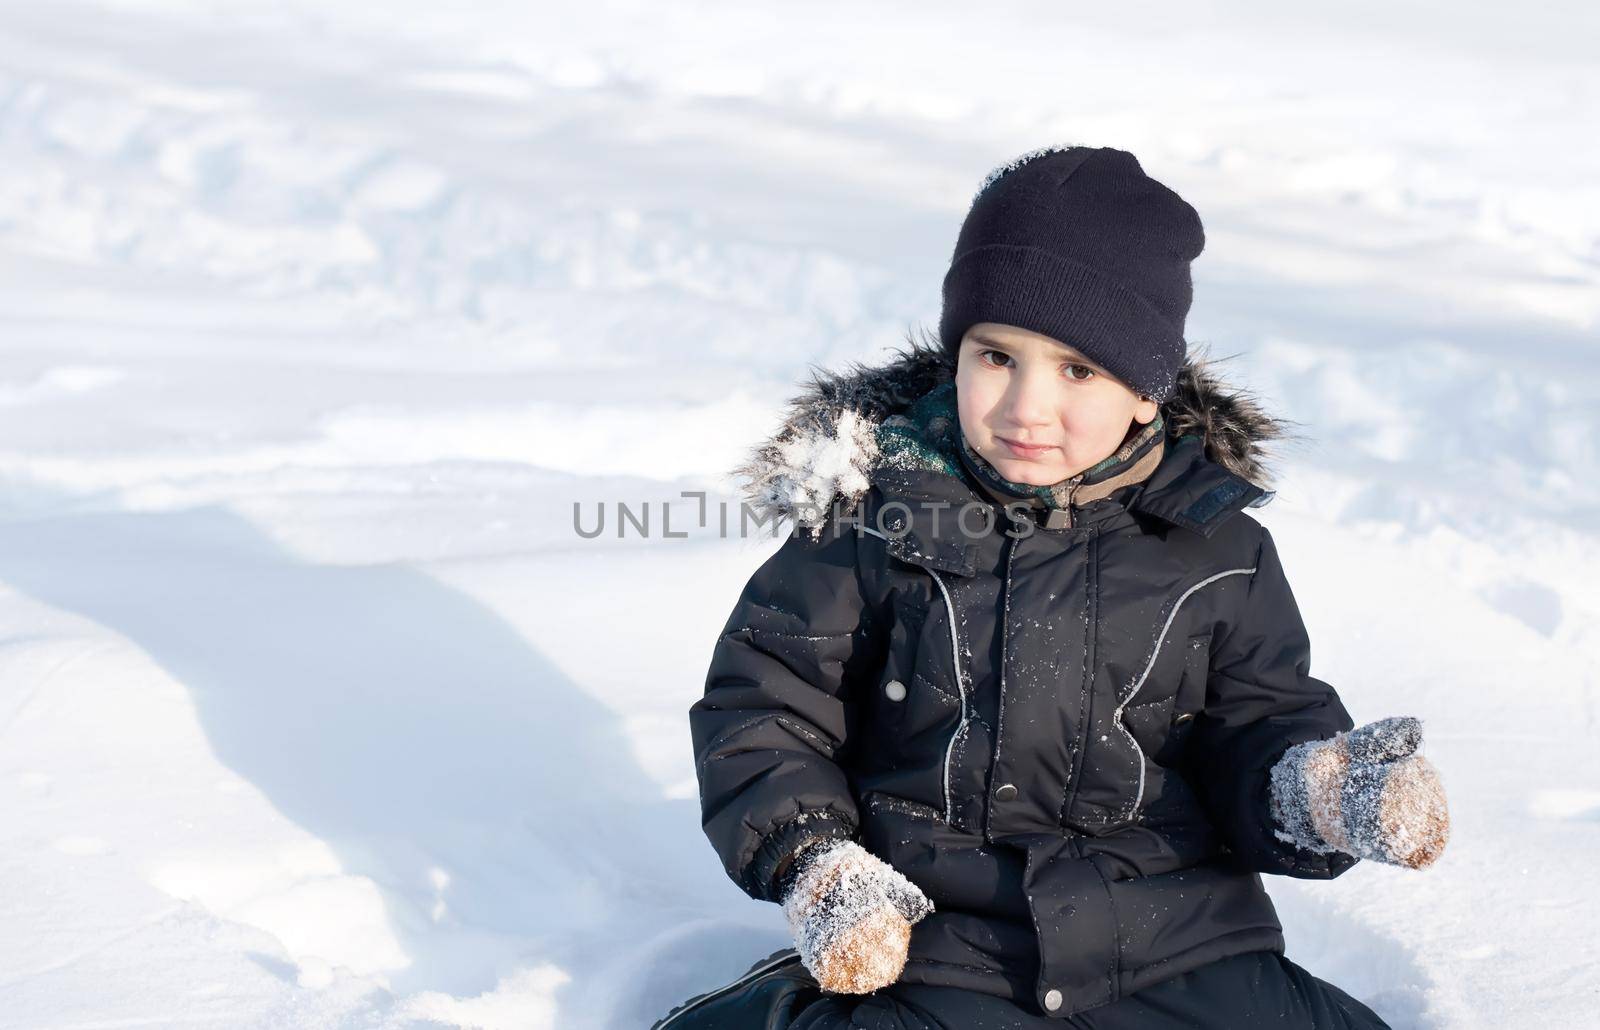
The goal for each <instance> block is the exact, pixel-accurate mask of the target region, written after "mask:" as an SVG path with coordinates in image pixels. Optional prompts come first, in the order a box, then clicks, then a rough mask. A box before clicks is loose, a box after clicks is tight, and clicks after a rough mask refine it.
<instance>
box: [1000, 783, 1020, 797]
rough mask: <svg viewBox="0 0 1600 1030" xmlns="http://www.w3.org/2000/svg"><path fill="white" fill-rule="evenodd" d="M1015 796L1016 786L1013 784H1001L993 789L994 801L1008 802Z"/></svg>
mask: <svg viewBox="0 0 1600 1030" xmlns="http://www.w3.org/2000/svg"><path fill="white" fill-rule="evenodd" d="M1016 796H1017V785H1016V784H1014V783H1002V784H1000V786H998V787H996V788H995V789H994V799H995V800H996V801H1010V800H1011V799H1012V798H1015V797H1016Z"/></svg>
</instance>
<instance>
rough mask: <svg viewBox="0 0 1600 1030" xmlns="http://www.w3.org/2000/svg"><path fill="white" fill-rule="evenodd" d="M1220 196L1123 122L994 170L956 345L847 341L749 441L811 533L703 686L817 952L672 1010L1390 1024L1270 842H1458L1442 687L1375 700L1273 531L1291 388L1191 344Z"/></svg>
mask: <svg viewBox="0 0 1600 1030" xmlns="http://www.w3.org/2000/svg"><path fill="white" fill-rule="evenodd" d="M1203 242H1204V237H1203V232H1202V229H1201V225H1200V221H1199V218H1198V216H1197V215H1196V214H1195V212H1194V210H1193V209H1192V208H1191V207H1190V206H1189V205H1188V204H1186V203H1185V202H1184V201H1183V200H1182V199H1181V198H1179V197H1178V196H1177V194H1175V193H1173V192H1172V191H1171V190H1169V189H1167V188H1166V187H1165V186H1162V185H1161V184H1160V183H1158V182H1155V181H1154V180H1152V179H1150V178H1149V177H1147V176H1146V175H1145V174H1144V172H1143V170H1142V169H1141V168H1140V166H1139V164H1138V162H1137V160H1136V159H1135V158H1134V157H1133V155H1131V154H1128V153H1126V152H1124V151H1120V150H1114V149H1110V148H1088V147H1081V146H1068V147H1052V148H1044V149H1042V150H1038V151H1034V152H1031V153H1030V154H1026V155H1023V157H1022V158H1019V159H1018V160H1017V161H1014V162H1012V163H1010V164H1008V165H1006V166H1004V167H1002V168H1000V169H997V170H996V171H995V173H993V174H991V175H990V177H989V178H988V179H987V180H986V181H985V183H984V184H983V186H982V187H981V188H980V190H979V192H978V194H977V196H976V197H975V198H974V201H973V205H972V209H971V211H970V212H969V213H968V216H967V218H966V221H965V222H964V223H963V226H962V229H961V233H960V237H959V239H958V242H957V245H956V250H955V255H954V260H953V261H952V264H951V268H950V271H949V273H948V275H947V276H946V278H945V282H944V310H943V314H942V317H941V321H940V340H939V344H938V345H937V346H920V345H918V344H916V343H913V344H912V346H911V348H910V350H909V351H907V352H903V353H902V354H901V355H900V356H899V357H898V358H897V359H896V360H894V361H892V362H890V363H889V364H888V365H886V366H883V367H880V368H864V367H859V366H858V367H857V368H855V369H853V370H852V371H850V372H847V373H845V374H842V375H838V376H826V375H820V376H818V377H817V379H816V381H815V383H814V385H813V387H812V389H811V391H810V392H809V393H808V394H807V395H806V396H804V397H801V398H799V399H797V401H796V403H795V406H794V410H793V411H792V412H791V415H790V418H789V419H788V420H787V421H786V423H785V425H784V426H783V427H782V429H781V430H780V431H779V433H778V434H777V436H776V437H774V439H773V440H771V441H770V442H768V443H767V444H765V445H764V446H763V447H762V448H760V450H759V451H758V452H757V454H756V456H755V458H754V460H753V461H752V462H751V463H749V464H748V465H746V466H745V467H744V468H743V469H742V470H741V471H743V472H744V473H745V474H746V475H747V476H748V477H749V478H750V479H751V480H752V489H753V491H754V498H755V501H756V504H757V507H758V509H760V510H761V511H762V512H763V514H766V515H768V516H774V515H782V516H785V517H788V518H792V519H794V520H795V522H796V524H797V531H796V533H795V534H794V535H793V536H791V538H790V539H789V540H788V541H786V543H785V544H784V546H783V547H782V548H780V550H779V551H778V552H777V553H776V554H775V555H773V556H772V558H770V559H769V560H768V561H767V562H766V563H765V564H764V565H763V566H762V567H761V568H760V569H759V570H757V572H756V573H755V575H754V576H753V577H752V578H751V580H750V582H749V584H748V585H747V586H746V588H745V591H744V594H743V595H742V597H741V598H740V600H739V603H738V604H737V605H736V607H735V608H734V611H733V613H732V615H731V616H730V618H729V620H728V622H727V624H726V626H725V627H724V630H723V633H722V636H721V638H720V639H719V641H718V644H717V647H716V650H715V653H714V655H713V658H712V662H711V668H710V671H709V674H708V678H707V686H706V692H705V696H704V697H703V698H702V699H701V700H700V701H699V702H697V703H696V704H695V706H694V707H693V709H692V711H691V714H690V718H691V727H692V730H693V736H694V744H695V752H696V757H697V759H698V766H697V769H698V774H699V777H700V785H701V801H702V809H703V814H704V826H705V830H706V833H707V835H708V836H709V837H710V838H711V841H712V843H713V844H714V845H715V846H716V848H717V850H718V852H719V854H720V855H721V856H722V858H723V861H724V864H725V866H726V868H727V870H728V872H729V875H730V876H732V877H733V878H734V880H735V881H736V882H737V883H739V884H740V886H741V887H743V888H744V889H745V890H746V891H747V892H748V893H749V894H751V895H752V896H753V897H757V898H765V899H770V900H774V901H778V902H780V903H781V904H782V905H783V908H784V912H785V914H786V915H787V917H788V919H789V923H790V926H791V928H792V929H793V931H794V934H795V942H796V947H797V952H796V953H788V954H783V955H780V956H777V957H775V958H774V960H772V961H769V962H768V963H764V964H762V965H760V966H758V967H757V968H756V969H755V970H752V972H751V974H749V975H748V976H747V977H746V978H743V979H742V980H741V981H739V982H737V983H735V984H732V985H729V986H728V987H726V988H723V989H721V990H719V991H717V992H713V993H712V994H711V995H707V996H704V997H702V998H700V999H696V1000H695V1001H692V1002H690V1003H689V1004H688V1005H687V1006H685V1007H684V1008H682V1009H680V1010H678V1011H677V1012H676V1013H674V1014H673V1015H671V1016H669V1017H668V1018H667V1019H666V1020H665V1021H664V1022H663V1023H661V1024H659V1026H661V1027H662V1028H671V1030H688V1028H691V1027H694V1028H709V1027H740V1028H743V1027H763V1028H773V1030H777V1028H782V1027H792V1028H794V1030H815V1028H821V1027H835V1026H839V1027H844V1026H879V1025H882V1026H895V1027H908V1028H911V1027H916V1028H920V1027H927V1028H934V1027H966V1026H984V1027H1019V1028H1021V1027H1029V1028H1039V1030H1042V1028H1045V1027H1051V1026H1057V1025H1060V1024H1059V1023H1058V1022H1057V1021H1058V1020H1066V1019H1068V1018H1069V1017H1070V1018H1071V1020H1072V1022H1071V1025H1073V1026H1077V1027H1094V1028H1101V1030H1104V1028H1112V1027H1134V1026H1138V1027H1165V1026H1173V1027H1176V1026H1183V1027H1217V1028H1224V1027H1225V1028H1230V1030H1237V1028H1242V1027H1251V1026H1258V1025H1259V1026H1272V1027H1279V1028H1281V1027H1361V1028H1372V1027H1382V1026H1384V1024H1383V1023H1382V1021H1381V1020H1379V1019H1378V1017H1377V1016H1376V1015H1375V1014H1373V1013H1372V1012H1371V1011H1370V1010H1369V1009H1367V1008H1366V1007H1365V1006H1363V1005H1361V1004H1360V1003H1359V1002H1357V1001H1355V1000H1354V999H1351V998H1350V997H1349V996H1348V995H1346V994H1344V992H1342V991H1340V990H1339V989H1338V988H1337V987H1334V986H1333V985H1331V984H1327V983H1324V982H1323V981H1321V980H1318V979H1316V978H1315V977H1313V976H1311V975H1310V974H1309V973H1307V972H1306V971H1305V970H1303V969H1300V968H1299V967H1298V966H1296V965H1294V964H1293V963H1292V962H1289V961H1288V960H1287V959H1286V958H1285V957H1284V956H1283V950H1284V941H1283V935H1282V930H1281V927H1280V925H1279V923H1278V921H1277V918H1276V915H1275V913H1274V911H1273V908H1272V905H1271V902H1270V900H1269V899H1268V897H1267V895H1266V892H1265V891H1264V890H1263V888H1262V885H1261V880H1260V875H1259V874H1260V873H1262V872H1271V873H1280V874H1285V875H1290V876H1298V877H1306V878H1324V879H1325V878H1331V877H1334V876H1338V875H1340V874H1341V873H1343V872H1344V871H1345V870H1346V869H1348V868H1349V867H1350V866H1351V865H1353V864H1354V863H1355V862H1356V861H1358V860H1359V859H1361V858H1372V859H1376V860H1378V861H1382V862H1388V863H1393V864H1398V865H1403V866H1408V867H1412V868H1422V867H1424V866H1426V865H1428V864H1430V863H1431V862H1433V861H1434V860H1435V859H1437V857H1438V855H1439V854H1440V852H1441V851H1442V849H1443V847H1444V843H1445V840H1446V838H1447V836H1448V814H1447V810H1446V806H1445V801H1444V793H1443V789H1442V787H1441V785H1440V783H1439V779H1438V776H1437V774H1436V772H1435V771H1434V770H1433V768H1432V767H1431V766H1430V765H1429V764H1428V762H1427V760H1426V759H1424V758H1422V757H1421V756H1420V755H1417V754H1415V751H1416V749H1417V746H1418V745H1419V744H1420V742H1421V734H1420V726H1419V724H1418V723H1417V721H1416V720H1415V719H1388V720H1383V721H1381V722H1378V723H1372V724H1369V725H1367V726H1363V727H1362V728H1361V729H1359V730H1353V731H1352V727H1353V726H1354V723H1353V721H1352V720H1351V719H1350V717H1349V715H1348V714H1347V713H1346V711H1345V709H1344V706H1343V705H1342V703H1341V702H1340V700H1339V697H1338V695H1337V694H1336V693H1335V691H1334V689H1333V687H1332V686H1330V685H1329V684H1327V683H1325V682H1323V681H1321V680H1319V679H1316V678H1314V677H1312V676H1311V675H1310V672H1309V665H1310V656H1309V655H1310V652H1309V642H1308V640H1307V638H1306V633H1305V628H1304V625H1303V623H1302V621H1301V619H1300V615H1299V612H1298V609H1297V607H1296V605H1295V602H1294V598H1293V595H1292V593H1291V591H1290V589H1289V586H1288V582H1287V579H1286V578H1285V575H1284V571H1283V568H1282V566H1281V564H1280V563H1279V560H1278V554H1277V550H1276V547H1275V546H1274V544H1273V541H1272V537H1271V534H1270V533H1268V532H1267V530H1266V529H1265V527H1263V526H1262V525H1260V524H1259V523H1258V522H1256V521H1255V520H1254V519H1253V518H1251V517H1249V516H1247V515H1244V514H1243V513H1242V510H1243V509H1244V508H1246V507H1250V506H1259V505H1260V504H1263V503H1266V501H1268V500H1270V498H1271V496H1272V494H1271V491H1270V490H1268V489H1267V488H1266V486H1265V483H1266V481H1267V475H1266V469H1265V466H1264V464H1263V460H1262V455H1261V449H1260V445H1261V444H1262V443H1263V442H1264V441H1266V440H1269V439H1271V438H1273V437H1275V436H1278V435H1281V433H1280V427H1279V425H1278V423H1277V422H1276V420H1274V419H1271V418H1269V417H1268V416H1266V415H1265V414H1263V413H1262V412H1261V411H1260V409H1259V408H1258V407H1257V406H1256V405H1255V404H1254V403H1253V402H1252V401H1251V400H1250V399H1249V398H1247V397H1246V396H1245V395H1243V394H1242V393H1240V392H1238V391H1236V390H1232V389H1231V388H1229V387H1228V386H1227V384H1225V383H1223V382H1222V381H1221V380H1219V379H1218V378H1217V377H1216V376H1215V375H1214V374H1213V373H1212V372H1211V371H1210V370H1209V369H1208V368H1207V367H1206V366H1205V365H1204V364H1202V363H1199V362H1196V361H1194V360H1191V359H1190V358H1189V357H1188V356H1187V354H1186V345H1185V342H1184V339H1183V325H1184V320H1185V318H1186V316H1187V313H1188V309H1189V304H1190V299H1191V280H1190V274H1189V265H1190V262H1191V261H1192V260H1193V259H1194V258H1195V257H1197V256H1198V255H1199V253H1200V250H1201V248H1202V246H1203Z"/></svg>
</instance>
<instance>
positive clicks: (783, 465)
mask: <svg viewBox="0 0 1600 1030" xmlns="http://www.w3.org/2000/svg"><path fill="white" fill-rule="evenodd" d="M1217 363H1218V359H1212V358H1210V357H1208V356H1206V355H1205V354H1204V353H1201V352H1197V351H1194V350H1191V351H1190V354H1189V356H1188V357H1187V358H1186V359H1185V361H1184V365H1183V368H1182V369H1181V370H1180V371H1179V373H1178V381H1177V388H1176V390H1175V391H1174V394H1173V397H1172V398H1171V399H1170V400H1168V401H1166V402H1165V403H1163V404H1162V406H1161V412H1162V416H1163V417H1164V419H1165V420H1166V422H1167V424H1168V426H1169V427H1170V429H1169V431H1170V433H1171V434H1172V436H1174V437H1176V436H1180V435H1183V434H1188V433H1193V434H1197V435H1199V436H1201V437H1202V438H1203V439H1204V440H1205V453H1206V457H1207V458H1209V459H1211V460H1212V461H1215V462H1216V463H1217V464H1219V465H1221V466H1223V467H1224V468H1226V469H1228V470H1229V471H1230V472H1233V473H1234V474H1236V475H1238V476H1241V477H1242V478H1244V479H1246V480H1249V481H1250V482H1252V483H1254V484H1256V485H1257V486H1260V487H1262V488H1263V489H1267V490H1270V489H1271V488H1272V476H1273V472H1272V468H1271V460H1272V459H1271V456H1270V455H1269V454H1268V453H1267V450H1266V446H1265V445H1267V444H1269V443H1270V442H1272V441H1274V440H1278V439H1280V438H1283V437H1286V436H1289V435H1290V433H1289V430H1288V426H1289V425H1290V424H1291V423H1289V422H1288V421H1287V420H1283V419H1279V418H1276V417H1274V416H1272V415H1269V414H1268V413H1267V412H1266V411H1265V409H1263V407H1262V406H1261V404H1260V402H1259V401H1257V400H1256V398H1255V397H1254V396H1253V395H1252V394H1250V393H1249V392H1247V391H1245V390H1243V389H1241V388H1239V387H1237V386H1235V385H1233V384H1232V383H1229V382H1228V381H1227V380H1226V379H1224V378H1223V376H1222V375H1221V374H1219V372H1218V371H1217V368H1216V365H1217ZM954 377H955V363H954V362H953V361H952V360H951V358H950V357H949V355H948V354H947V353H946V352H945V350H944V348H943V347H942V346H941V345H940V344H939V342H938V340H937V338H936V337H935V336H933V335H932V334H931V333H929V332H927V331H926V330H923V331H922V334H921V336H920V338H919V337H918V335H917V332H916V331H915V330H913V331H911V332H909V333H907V336H906V343H905V345H903V346H901V347H897V348H895V349H894V350H893V354H892V356H891V357H890V358H889V360H887V361H885V362H883V363H881V364H875V365H874V364H868V363H866V362H861V361H850V362H847V363H846V366H845V367H844V368H843V369H841V370H839V371H830V370H827V369H822V368H818V367H816V366H812V367H811V371H810V374H809V381H808V382H807V383H806V385H805V386H804V387H803V388H802V390H801V392H800V393H799V394H797V395H795V396H794V397H792V398H791V399H790V400H789V404H788V409H787V414H786V415H785V416H784V419H783V421H782V423H781V424H780V425H779V426H778V429H777V430H776V431H775V432H774V433H773V434H772V435H770V436H769V437H767V438H766V439H765V440H763V441H762V442H761V443H759V444H758V445H757V446H756V447H755V448H754V449H753V450H752V451H751V453H750V455H749V457H748V458H747V459H746V460H745V461H743V462H742V463H740V464H739V465H738V466H737V467H736V468H734V469H733V472H732V474H733V475H734V477H735V478H737V479H739V480H740V481H742V482H743V484H744V495H745V501H746V503H748V504H749V506H750V508H751V511H752V512H753V513H754V514H755V515H756V517H757V518H758V519H759V520H760V521H761V522H762V523H763V524H767V523H769V522H771V521H773V520H777V519H792V520H794V522H795V523H796V524H797V525H799V526H803V527H806V528H809V529H814V528H816V527H818V526H820V525H822V523H823V522H824V521H825V520H826V518H827V516H828V513H829V510H830V509H831V508H832V507H833V506H834V505H835V504H836V503H837V504H838V506H839V509H840V510H841V511H843V512H849V511H851V510H853V509H854V507H855V504H856V502H857V501H858V500H860V498H861V496H862V495H863V494H865V493H866V492H867V489H868V488H869V487H870V486H871V483H872V472H873V469H874V468H875V467H876V466H877V464H878V459H879V450H878V445H877V428H878V426H879V425H881V424H882V422H883V420H884V419H885V418H887V417H889V416H890V415H893V414H897V413H899V412H902V411H904V410H905V409H907V408H909V407H910V406H911V405H912V403H913V402H915V401H916V400H917V399H918V398H920V397H922V396H923V395H924V394H926V393H928V392H929V391H930V390H932V389H933V388H934V387H936V386H938V385H940V384H941V383H945V382H948V381H949V380H951V379H953V378H954Z"/></svg>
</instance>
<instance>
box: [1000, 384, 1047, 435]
mask: <svg viewBox="0 0 1600 1030" xmlns="http://www.w3.org/2000/svg"><path fill="white" fill-rule="evenodd" d="M1053 386H1054V384H1053V383H1052V382H1051V381H1050V379H1049V378H1048V377H1047V376H1045V375H1041V374H1037V373H1028V372H1024V373H1022V374H1021V375H1014V376H1012V377H1011V382H1010V383H1009V384H1008V385H1007V387H1006V398H1005V413H1006V420H1007V421H1008V422H1010V423H1011V424H1012V425H1014V426H1016V427H1017V428H1018V429H1039V428H1043V427H1045V426H1047V425H1049V424H1050V423H1051V422H1052V421H1053V420H1054V416H1055V400H1056V398H1055V391H1054V389H1053V388H1052V387H1053Z"/></svg>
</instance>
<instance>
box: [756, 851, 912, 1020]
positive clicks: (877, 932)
mask: <svg viewBox="0 0 1600 1030" xmlns="http://www.w3.org/2000/svg"><path fill="white" fill-rule="evenodd" d="M802 848H803V850H802V851H800V852H799V854H798V855H797V856H796V857H795V859H794V861H795V863H797V865H796V873H795V875H794V878H793V886H791V887H790V888H789V890H788V893H787V894H786V895H785V896H784V900H783V914H784V915H785V916H786V917H787V918H788V920H789V929H790V931H791V932H792V933H793V934H794V941H795V947H796V948H797V949H798V950H799V952H800V961H801V963H802V964H804V965H805V967H806V969H807V970H809V971H810V972H811V975H812V976H814V977H815V978H816V980H817V983H818V984H820V985H821V987H822V989H823V990H825V991H834V992H837V993H840V994H869V993H871V992H872V991H875V990H877V989H878V988H880V987H887V986H888V985H889V984H892V983H894V982H895V981H896V980H898V979H899V978H900V973H901V971H902V970H903V969H904V968H905V964H906V950H907V948H908V947H909V946H910V944H911V924H912V923H915V922H916V921H917V920H919V919H921V918H922V917H923V916H925V915H927V914H928V913H929V912H931V911H933V902H931V901H929V900H928V899H927V897H926V896H925V895H924V894H923V893H922V892H921V891H920V890H918V889H917V887H916V885H915V884H913V883H912V882H911V881H910V880H907V879H906V878H905V877H904V876H902V875H901V874H900V873H898V872H896V871H895V869H894V868H893V867H892V866H890V865H888V864H887V863H885V862H883V861H882V860H881V859H879V858H878V857H877V856H876V855H874V854H872V853H871V852H870V851H868V850H866V849H865V848H863V847H862V846H861V845H859V844H856V843H855V842H853V841H847V840H840V839H824V840H819V841H817V842H815V843H810V844H806V845H802Z"/></svg>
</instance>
